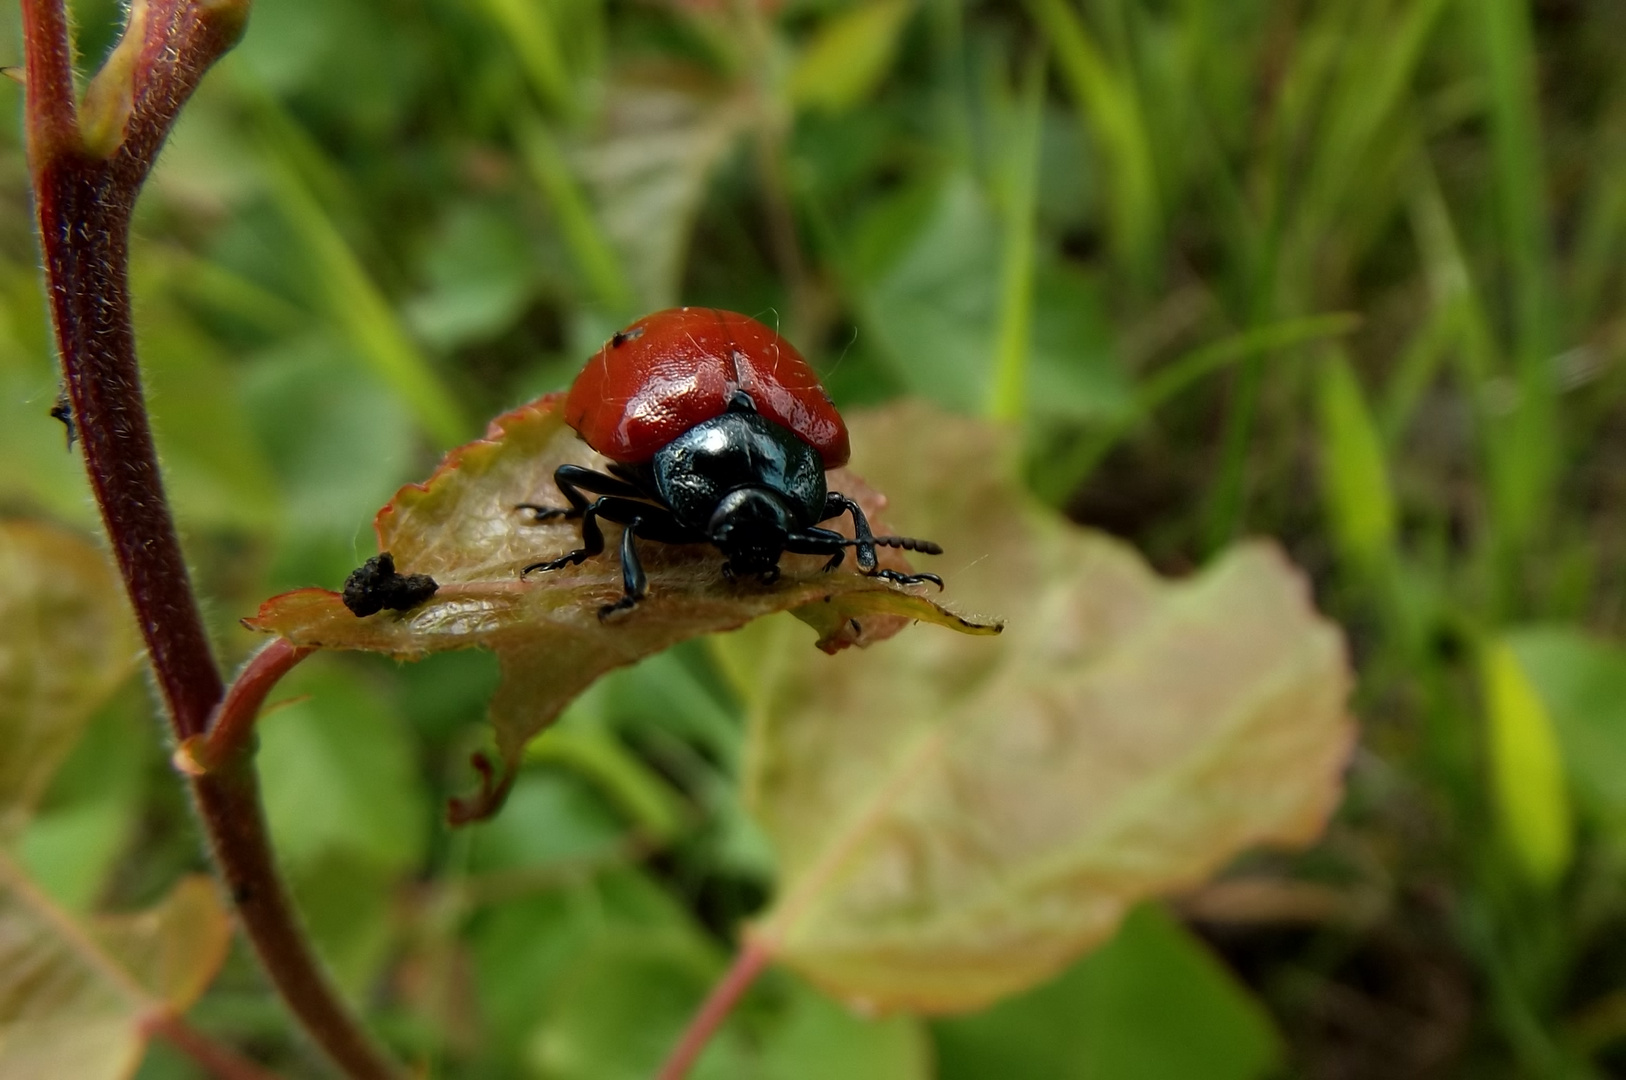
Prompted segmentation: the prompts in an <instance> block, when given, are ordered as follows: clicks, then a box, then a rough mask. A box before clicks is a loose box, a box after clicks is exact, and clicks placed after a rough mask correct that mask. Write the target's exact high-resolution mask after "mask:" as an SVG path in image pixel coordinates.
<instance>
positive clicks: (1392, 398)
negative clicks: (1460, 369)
mask: <svg viewBox="0 0 1626 1080" xmlns="http://www.w3.org/2000/svg"><path fill="white" fill-rule="evenodd" d="M1461 319H1462V312H1461V302H1460V301H1456V300H1452V301H1447V302H1445V303H1443V304H1435V305H1434V306H1433V307H1431V308H1430V309H1429V313H1428V316H1427V318H1426V319H1424V321H1423V325H1422V326H1421V327H1419V328H1418V330H1417V332H1416V333H1415V334H1413V335H1412V338H1411V340H1410V341H1409V342H1407V343H1406V348H1405V350H1404V351H1403V352H1401V354H1400V360H1399V362H1398V363H1397V364H1396V365H1395V370H1394V372H1393V373H1392V374H1391V375H1390V376H1389V383H1388V386H1387V387H1386V388H1385V393H1384V401H1383V405H1382V407H1381V409H1380V411H1379V418H1378V429H1379V430H1380V431H1381V432H1382V433H1383V442H1384V445H1386V446H1388V447H1389V448H1391V449H1393V448H1395V447H1396V446H1398V445H1399V443H1400V440H1401V439H1402V438H1403V437H1404V436H1405V433H1406V428H1407V427H1408V426H1409V425H1410V424H1411V419H1412V416H1413V415H1414V414H1415V413H1416V412H1417V406H1418V403H1419V402H1420V401H1421V400H1422V398H1423V395H1424V394H1425V393H1427V391H1428V388H1429V386H1430V385H1431V384H1432V383H1433V382H1434V380H1435V378H1436V377H1438V375H1439V372H1440V365H1441V364H1442V363H1443V362H1444V360H1445V358H1446V355H1447V353H1448V352H1449V350H1450V349H1451V346H1452V345H1454V344H1455V343H1456V338H1457V333H1458V327H1459V325H1460V322H1461Z"/></svg>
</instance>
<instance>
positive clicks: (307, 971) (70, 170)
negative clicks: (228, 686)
mask: <svg viewBox="0 0 1626 1080" xmlns="http://www.w3.org/2000/svg"><path fill="white" fill-rule="evenodd" d="M135 12H139V13H140V17H139V18H137V17H136V15H135V14H134V13H135ZM22 13H23V28H24V48H25V56H26V62H27V72H28V77H27V118H28V147H29V159H30V160H29V164H30V168H31V171H32V173H33V179H34V192H35V209H36V212H37V214H38V220H39V228H40V246H41V248H42V250H43V254H44V261H45V277H46V286H47V290H48V293H49V298H50V309H51V321H52V325H53V327H54V329H55V332H56V342H57V348H58V351H59V353H60V356H61V361H62V372H63V382H64V384H65V386H66V390H67V394H68V398H69V400H70V401H71V403H72V407H73V419H74V424H75V427H76V429H77V431H78V434H79V438H80V442H81V445H82V446H83V447H84V454H85V468H86V470H87V472H88V473H89V474H90V482H91V489H92V491H94V493H95V495H96V502H97V505H98V506H99V507H100V509H101V512H102V521H103V523H104V525H105V526H106V529H107V535H108V538H109V540H110V541H111V544H112V547H113V554H114V557H115V559H116V560H117V562H118V566H119V571H120V573H121V575H122V576H123V578H124V583H125V588H126V590H127V591H128V593H129V596H130V603H131V605H132V607H133V608H134V609H135V614H136V618H137V621H138V622H139V623H140V625H141V630H142V633H143V635H144V636H145V638H146V643H147V652H148V656H149V658H150V659H151V661H152V666H153V672H154V675H155V676H156V679H157V683H158V687H159V690H160V692H161V694H162V696H163V700H164V704H165V706H166V708H167V711H168V713H169V718H170V723H171V726H172V728H173V730H174V733H175V737H176V739H177V740H178V741H180V742H182V743H184V742H185V741H186V740H189V739H192V738H194V737H196V736H199V735H202V734H203V733H204V732H205V731H206V730H207V729H208V725H209V720H210V717H211V715H212V714H213V713H214V711H215V706H216V705H217V703H220V702H221V701H222V699H223V698H224V696H225V695H224V686H223V685H222V682H221V677H220V672H219V669H218V668H217V667H216V666H215V661H214V657H213V655H212V654H211V652H210V648H209V640H208V636H207V633H206V632H205V629H204V625H203V618H202V615H201V613H200V612H199V610H198V606H197V602H196V600H195V598H194V596H193V593H192V585H191V581H190V579H189V577H188V574H187V570H186V561H185V557H184V555H183V553H182V551H181V545H180V540H179V538H178V537H177V535H176V532H175V525H174V521H173V519H172V518H171V516H170V511H169V503H168V501H167V500H166V498H165V495H164V487H163V480H162V477H161V476H160V474H159V470H158V459H157V454H156V452H155V450H154V446H153V439H152V430H151V428H150V426H149V425H148V422H147V411H146V404H145V401H144V399H143V396H142V392H141V373H140V369H139V367H138V365H137V361H136V352H135V333H134V329H133V323H132V319H131V312H130V290H129V250H128V243H129V225H130V214H131V210H132V208H133V207H134V205H135V200H136V196H137V194H138V193H139V191H140V188H141V183H142V180H143V179H144V178H145V177H146V174H147V171H148V169H149V168H150V167H151V164H152V161H153V159H154V158H155V157H156V155H157V152H158V148H159V146H160V145H161V144H162V142H163V139H164V137H165V135H166V134H167V133H168V131H169V128H170V126H171V124H172V123H173V122H174V119H175V116H176V115H177V114H178V113H179V111H180V108H181V106H182V105H183V104H184V103H185V101H186V99H187V98H188V97H189V96H190V95H191V93H192V91H193V89H195V88H196V86H197V84H198V82H199V80H201V79H202V77H203V73H204V72H205V71H206V70H208V68H209V66H210V65H211V64H212V63H213V62H214V60H215V59H217V58H218V57H219V56H220V55H221V54H223V53H224V52H225V51H226V49H228V48H230V46H231V44H232V43H233V42H234V41H235V39H236V36H237V34H238V33H240V31H241V29H242V25H243V20H244V19H245V18H246V17H247V3H246V0H147V2H146V3H145V4H144V5H140V6H138V7H137V8H134V9H132V17H131V23H130V26H129V27H127V28H126V36H127V38H128V40H126V41H121V42H120V45H119V48H118V50H117V53H116V55H119V56H121V57H122V59H121V61H120V64H119V65H118V66H116V67H115V66H114V65H112V64H110V65H109V67H108V68H107V69H105V70H104V71H103V73H102V75H101V76H98V79H101V78H102V77H103V76H106V77H107V78H108V79H109V80H110V82H109V84H108V85H109V86H110V87H111V89H112V92H111V93H110V94H109V95H107V97H106V100H109V101H112V102H114V103H115V105H117V104H118V103H120V102H122V105H121V106H119V108H115V109H114V111H112V112H108V113H104V114H103V115H101V116H99V117H97V122H98V123H99V124H102V125H103V126H105V127H106V128H107V130H108V131H110V132H111V135H110V136H109V137H110V138H111V140H112V141H111V143H110V144H109V145H107V146H103V147H100V148H99V152H95V153H93V152H92V151H91V150H89V149H87V148H86V145H85V142H84V139H83V137H82V134H81V125H80V113H79V110H78V106H77V104H76V102H75V100H74V96H73V70H72V61H71V56H72V53H71V50H70V47H69V39H68V26H67V18H66V15H65V13H64V9H63V3H62V0H22ZM120 110H122V111H120ZM264 655H265V654H262V657H263V656H264ZM298 659H299V658H298V657H295V656H288V655H281V654H279V655H276V656H273V658H272V659H271V660H268V661H265V662H264V664H261V665H260V666H256V664H254V663H251V664H250V665H249V669H248V671H247V672H245V674H246V675H250V676H252V680H251V682H252V685H251V687H250V688H247V689H245V690H243V691H242V692H240V693H235V694H234V695H233V697H234V699H235V700H237V701H238V702H239V707H238V709H237V712H238V714H240V713H241V712H242V711H243V710H244V709H246V708H250V707H252V708H257V707H258V704H259V701H261V700H263V698H264V695H265V692H266V691H268V690H269V689H270V685H271V684H272V683H274V682H275V677H276V676H278V675H280V674H281V672H282V671H285V670H287V668H288V667H292V666H293V664H294V663H297V662H298ZM260 660H261V658H260V657H257V658H256V661H257V662H258V661H260ZM267 665H269V667H268V666H267ZM262 676H265V677H264V678H262ZM256 694H257V696H256ZM244 728H246V722H236V723H233V724H231V725H228V726H227V729H226V733H225V734H224V735H223V740H224V742H225V744H226V745H227V746H228V747H230V748H232V751H233V752H232V753H230V754H229V755H228V756H227V757H225V758H224V759H223V760H221V761H219V762H217V763H211V764H214V765H215V766H216V767H214V768H211V769H209V770H207V771H205V772H204V773H203V774H202V775H198V776H194V777H193V779H192V790H193V795H194V798H195V804H196V806H197V809H198V814H199V816H200V817H201V818H202V820H203V825H204V827H205V829H206V830H207V832H208V834H209V839H210V847H211V849H212V851H213V853H214V856H215V859H216V861H217V863H218V864H219V866H220V870H221V875H222V877H223V878H224V880H225V882H226V885H227V887H228V890H229V892H230V894H231V897H232V899H233V901H234V902H235V903H236V905H237V910H238V913H239V915H240V917H241V919H242V923H243V928H244V931H245V932H246V933H247V934H248V936H249V938H250V940H251V941H252V942H253V943H254V947H255V951H256V952H257V953H258V954H259V956H260V960H261V962H262V963H263V964H264V965H265V969H266V973H267V974H268V975H269V976H270V978H271V982H272V984H273V985H274V986H275V987H276V989H277V991H278V992H279V993H280V994H281V995H282V997H283V999H284V1001H286V1002H287V1004H288V1007H289V1008H290V1009H291V1010H292V1012H293V1013H294V1015H295V1017H297V1018H298V1020H299V1022H300V1023H301V1024H302V1025H303V1026H304V1028H305V1030H306V1032H307V1033H308V1034H309V1035H310V1037H311V1038H312V1039H313V1040H314V1041H315V1042H316V1043H317V1044H318V1045H319V1046H321V1047H322V1049H324V1050H325V1051H326V1052H327V1053H328V1054H329V1055H330V1056H331V1057H332V1059H333V1060H334V1061H335V1063H337V1064H338V1065H339V1067H340V1068H341V1069H343V1070H344V1071H345V1073H346V1074H347V1075H349V1076H352V1077H360V1078H368V1080H372V1078H383V1077H391V1076H394V1075H395V1074H396V1070H395V1068H394V1066H393V1065H392V1064H391V1063H390V1062H389V1060H388V1059H387V1058H386V1057H385V1056H384V1055H383V1054H382V1053H381V1052H380V1051H379V1050H378V1048H377V1047H375V1046H374V1045H373V1043H372V1041H371V1040H370V1039H369V1038H368V1036H367V1035H366V1033H365V1032H364V1031H363V1030H362V1029H361V1027H360V1025H359V1024H358V1023H357V1021H356V1019H355V1018H354V1017H353V1016H352V1015H351V1014H350V1012H349V1010H348V1008H347V1007H346V1006H345V1004H344V1002H343V1001H342V1000H341V999H340V998H339V996H338V994H337V992H336V991H335V990H334V988H333V987H332V986H331V985H330V983H329V982H328V980H327V977H326V976H325V975H324V973H323V972H322V969H321V966H320V964H319V962H318V960H317V958H316V955H315V953H314V951H313V950H312V947H311V944H310V941H309V940H308V939H307V937H306V936H305V933H304V931H303V930H302V928H301V927H300V925H299V922H298V919H297V917H296V916H295V914H294V911H293V908H292V905H291V904H290V903H289V901H288V897H287V893H286V890H285V889H284V888H283V886H282V882H281V880H280V879H279V878H278V876H277V869H276V862H275V859H274V858H273V856H272V852H271V846H270V839H269V836H268V834H267V831H266V825H265V817H264V813H263V811H262V809H261V806H260V797H259V784H258V779H257V777H256V775H255V772H254V768H253V762H252V758H251V754H250V747H251V745H252V744H251V743H249V742H248V741H247V740H246V739H242V738H239V737H237V734H236V733H238V732H240V731H242V730H243V729H244Z"/></svg>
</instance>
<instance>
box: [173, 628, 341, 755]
mask: <svg viewBox="0 0 1626 1080" xmlns="http://www.w3.org/2000/svg"><path fill="white" fill-rule="evenodd" d="M315 651H316V650H315V649H313V648H307V647H305V646H300V645H295V644H293V643H291V642H289V641H288V640H287V639H285V638H277V639H276V640H275V641H273V642H271V644H269V645H267V646H266V647H265V648H263V649H261V650H260V651H259V652H257V653H255V654H254V656H253V657H252V658H251V659H250V660H249V662H248V663H247V664H244V665H243V670H241V671H239V672H238V673H237V678H236V679H234V680H232V684H231V689H229V690H227V691H226V697H225V700H223V701H222V702H221V703H220V708H219V709H217V710H216V711H215V717H214V722H213V723H211V724H210V725H209V733H208V734H207V735H205V736H204V738H203V741H202V744H201V747H200V748H199V750H198V752H197V753H196V755H195V756H196V758H197V761H198V764H199V765H200V766H201V767H202V769H203V771H204V772H205V773H206V772H208V771H209V769H210V768H211V767H212V766H214V765H217V764H223V763H228V762H230V761H232V760H233V759H234V758H235V757H236V756H237V755H239V754H243V753H248V752H251V747H252V745H253V744H252V743H251V742H250V740H251V739H252V737H253V735H254V722H255V720H256V719H258V718H259V715H260V709H261V708H262V707H263V706H264V705H265V698H266V695H267V694H269V693H270V692H271V688H272V687H274V686H276V685H277V683H278V682H280V681H281V680H282V677H283V676H284V675H286V674H288V672H290V671H292V670H293V668H294V666H295V665H296V664H298V663H299V662H300V661H301V660H303V659H305V657H307V656H309V655H311V653H313V652H315Z"/></svg>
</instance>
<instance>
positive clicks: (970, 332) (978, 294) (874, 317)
mask: <svg viewBox="0 0 1626 1080" xmlns="http://www.w3.org/2000/svg"><path fill="white" fill-rule="evenodd" d="M854 246H855V262H856V265H857V270H858V276H859V281H858V282H857V286H856V287H857V289H858V290H859V291H861V293H862V295H861V296H860V297H857V298H856V300H857V302H858V303H860V304H861V305H862V310H863V311H864V313H865V326H866V328H867V329H870V330H871V331H872V332H873V333H874V335H875V339H876V340H875V342H874V344H875V345H876V346H878V348H879V350H880V351H881V353H882V355H883V356H884V357H885V359H886V360H887V361H888V363H889V365H890V366H891V367H892V369H893V371H894V372H895V374H896V375H897V376H898V377H899V379H900V380H901V381H902V383H903V385H904V386H905V387H906V388H907V389H908V390H909V392H911V393H913V394H916V395H919V396H921V397H925V398H927V399H929V400H931V401H933V402H935V403H937V404H939V405H942V406H944V407H945V408H950V409H954V410H956V411H959V412H965V413H976V412H980V411H981V410H982V406H983V404H984V403H985V402H986V401H987V400H988V389H987V388H988V385H989V358H990V357H991V356H992V355H993V346H994V335H995V328H996V322H997V312H998V308H999V296H998V283H997V282H996V280H995V278H994V277H993V276H992V275H990V274H989V273H988V268H989V267H990V266H995V265H998V263H999V259H1000V228H999V219H998V217H997V216H996V215H995V213H994V210H993V207H992V206H991V205H990V204H989V202H988V200H987V198H986V197H985V196H984V195H983V193H982V191H981V189H980V188H979V187H978V186H977V183H976V181H975V180H974V179H973V178H972V177H971V176H970V175H969V174H967V173H960V172H956V173H952V174H950V175H949V176H947V177H945V178H943V179H942V180H933V181H932V182H930V183H928V184H925V185H923V186H921V187H918V188H912V189H906V190H905V191H903V192H901V193H900V194H898V195H895V196H892V197H891V198H889V199H887V200H885V201H883V202H882V203H880V205H879V206H877V207H876V208H875V209H874V210H872V211H871V212H870V213H869V214H868V215H867V216H866V217H865V218H864V219H863V221H862V222H861V224H860V226H859V229H858V234H857V236H856V237H855V241H854Z"/></svg>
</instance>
